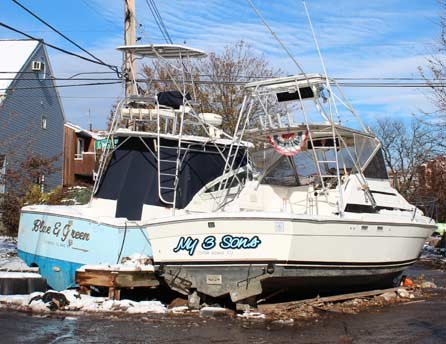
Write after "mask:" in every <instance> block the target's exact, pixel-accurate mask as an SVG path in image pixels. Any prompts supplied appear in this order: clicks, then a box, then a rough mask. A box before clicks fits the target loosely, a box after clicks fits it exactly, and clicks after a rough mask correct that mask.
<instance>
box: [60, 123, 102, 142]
mask: <svg viewBox="0 0 446 344" xmlns="http://www.w3.org/2000/svg"><path fill="white" fill-rule="evenodd" d="M65 126H66V127H67V128H70V129H72V130H74V132H75V133H77V134H80V135H82V136H87V137H91V138H93V139H95V140H103V139H105V135H101V134H100V133H96V132H94V131H91V130H86V129H83V128H82V127H80V126H79V125H76V124H74V123H70V122H66V123H65Z"/></svg>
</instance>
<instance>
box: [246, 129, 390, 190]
mask: <svg viewBox="0 0 446 344" xmlns="http://www.w3.org/2000/svg"><path fill="white" fill-rule="evenodd" d="M344 142H345V143H346V144H347V146H345V145H342V144H341V145H339V146H338V149H337V150H336V153H335V150H334V149H333V148H327V147H323V146H316V143H315V147H314V149H311V145H310V144H309V146H310V148H309V149H305V150H303V151H301V152H299V153H297V154H296V155H294V156H285V155H281V154H279V153H278V152H276V151H275V150H274V149H273V148H272V147H269V148H267V149H265V150H263V151H258V152H255V153H252V154H251V159H252V160H253V162H254V166H255V168H256V170H257V172H258V173H257V175H258V176H259V178H260V179H261V183H263V184H271V185H282V186H304V185H309V184H317V183H318V182H319V181H320V177H319V173H320V174H321V175H323V176H325V178H327V176H328V177H329V176H330V175H333V179H336V171H337V164H336V155H337V161H338V165H339V172H340V175H341V176H344V175H349V174H352V173H357V172H358V169H360V170H361V171H362V173H363V174H364V176H365V177H368V178H379V179H387V172H386V168H385V163H384V159H383V156H382V152H381V149H380V147H379V143H378V141H377V140H375V139H374V138H371V137H367V136H363V135H357V134H355V135H353V140H350V143H351V144H349V141H348V140H345V141H344ZM318 165H319V169H320V171H318ZM334 181H335V180H334Z"/></svg>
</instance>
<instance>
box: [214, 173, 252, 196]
mask: <svg viewBox="0 0 446 344" xmlns="http://www.w3.org/2000/svg"><path fill="white" fill-rule="evenodd" d="M250 177H251V176H250V175H249V176H248V174H247V173H246V171H243V172H240V173H238V174H237V178H236V177H235V176H230V177H229V178H225V179H223V180H222V181H221V182H219V183H215V184H213V185H211V186H210V187H209V188H207V189H206V191H205V193H210V192H215V191H218V188H219V187H220V184H222V183H223V184H222V186H221V189H220V190H223V189H231V188H234V187H236V186H239V185H240V182H241V183H242V184H245V183H246V179H247V178H250ZM226 179H227V180H228V181H227V182H226V181H225V180H226Z"/></svg>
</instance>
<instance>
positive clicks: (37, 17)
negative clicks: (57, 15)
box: [11, 0, 118, 72]
mask: <svg viewBox="0 0 446 344" xmlns="http://www.w3.org/2000/svg"><path fill="white" fill-rule="evenodd" d="M11 1H12V2H13V3H15V4H16V5H17V6H19V7H21V8H22V9H23V10H25V11H26V12H27V13H29V14H30V15H31V16H33V17H34V18H36V19H37V20H38V21H40V22H41V23H42V24H44V25H45V26H47V27H49V28H50V29H51V30H53V31H54V32H56V33H57V34H58V35H59V36H61V37H63V38H64V39H66V40H67V41H68V42H70V43H71V44H73V45H74V46H75V47H77V48H79V49H80V50H82V51H83V52H84V53H86V54H87V55H89V56H90V57H92V58H93V59H95V60H96V61H98V62H100V63H101V64H103V65H104V66H108V67H110V68H111V69H112V70H113V71H114V72H118V69H117V68H118V67H117V66H114V67H113V66H111V65H109V64H108V63H105V62H104V61H102V60H101V59H100V58H99V57H97V56H95V55H93V54H92V53H90V52H89V51H88V50H86V49H84V48H83V47H81V46H80V45H79V44H77V43H76V42H75V41H73V40H72V39H71V38H69V37H67V36H66V35H65V34H63V33H62V32H60V31H59V30H58V29H56V28H55V27H54V26H52V25H51V24H50V23H48V22H47V21H45V20H44V19H42V18H40V17H39V16H38V15H37V14H35V13H34V12H32V11H31V10H30V9H28V8H26V7H25V6H23V5H22V4H21V3H20V2H19V1H17V0H11Z"/></svg>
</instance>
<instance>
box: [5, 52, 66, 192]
mask: <svg viewBox="0 0 446 344" xmlns="http://www.w3.org/2000/svg"><path fill="white" fill-rule="evenodd" d="M32 61H42V62H43V63H44V64H45V69H46V70H45V73H46V77H45V78H41V77H39V75H38V72H32V68H31V64H32ZM22 72H27V73H20V74H17V77H16V79H15V80H14V81H13V83H12V84H11V86H10V88H9V90H8V92H7V94H6V98H5V99H4V101H3V102H2V103H1V105H0V154H4V155H6V159H7V162H8V165H9V166H11V165H10V164H15V163H18V162H20V161H23V160H25V159H26V158H27V157H29V156H30V155H40V156H42V157H46V158H50V157H53V156H56V155H57V156H59V159H58V161H57V166H58V168H59V170H58V172H57V173H55V174H53V175H51V176H45V184H46V186H48V189H52V188H54V187H56V186H58V185H62V175H63V171H62V168H63V140H64V138H63V135H64V114H63V109H62V107H61V104H60V101H59V98H58V94H57V91H56V89H55V88H52V87H51V86H53V85H54V81H53V80H51V77H50V75H49V73H50V66H49V62H48V58H47V54H46V50H45V48H44V47H43V45H42V44H39V45H38V46H37V48H36V50H35V51H34V52H33V54H32V56H31V57H30V59H29V60H28V61H27V63H26V65H25V66H24V67H23V68H22ZM28 72H31V73H28ZM45 87H47V88H45ZM24 88H28V89H24ZM42 116H45V117H46V122H47V127H46V129H43V128H42ZM8 187H11V186H10V185H7V189H8Z"/></svg>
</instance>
